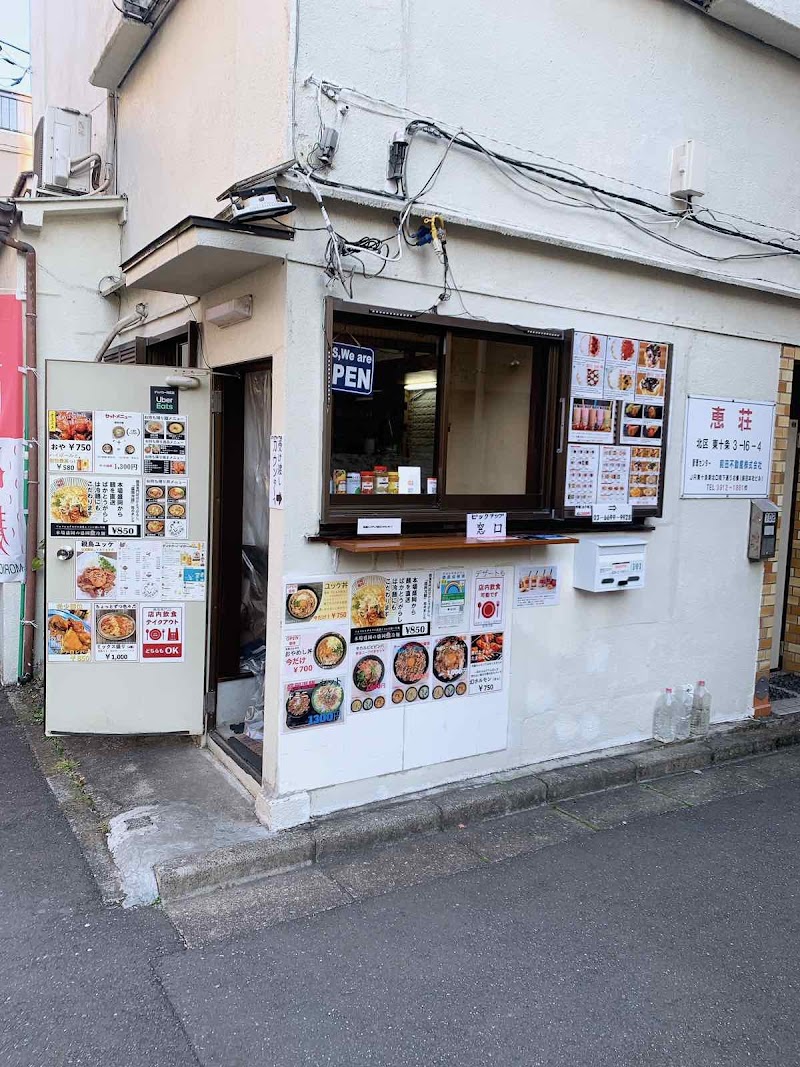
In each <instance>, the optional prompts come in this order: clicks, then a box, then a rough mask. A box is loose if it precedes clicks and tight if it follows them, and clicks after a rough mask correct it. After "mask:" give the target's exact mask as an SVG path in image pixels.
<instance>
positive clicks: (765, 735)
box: [155, 712, 800, 901]
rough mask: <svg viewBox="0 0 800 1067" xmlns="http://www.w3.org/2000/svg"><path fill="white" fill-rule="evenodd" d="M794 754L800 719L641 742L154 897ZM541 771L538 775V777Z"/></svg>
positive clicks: (266, 847)
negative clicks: (780, 752) (748, 759)
mask: <svg viewBox="0 0 800 1067" xmlns="http://www.w3.org/2000/svg"><path fill="white" fill-rule="evenodd" d="M795 744H800V712H794V713H792V714H790V715H784V716H781V717H780V718H778V719H770V720H766V721H765V720H760V721H755V720H751V721H749V722H747V723H745V724H743V725H740V724H737V725H736V726H733V727H718V728H717V729H716V730H715V731H714V732H713V733H712V734H711V736H710V737H708V738H707V739H705V740H703V741H684V742H679V743H678V744H673V745H659V744H658V743H657V742H655V741H653V742H649V743H648V742H646V743H645V745H644V746H643V745H642V744H641V743H637V744H635V745H632V746H630V748H631V749H635V751H631V753H630V755H613V756H601V757H598V758H596V759H591V760H587V761H586V762H584V763H576V764H571V765H568V766H564V767H557V768H550V769H548V767H547V764H541V765H538V766H537V767H529V768H525V770H524V771H523V773H521V774H519V775H517V776H515V777H504V776H501V775H495V776H492V777H491V778H490V779H488V780H487V779H482V780H480V781H478V782H476V783H475V784H473V785H466V786H465V785H460V786H454V787H452V788H447V789H444V790H440V791H438V792H431V793H427V794H425V795H424V796H422V797H416V798H414V799H411V800H399V801H394V802H392V803H389V804H374V805H369V806H367V807H363V808H356V809H354V810H351V811H348V812H346V813H343V814H337V815H328V816H323V817H321V818H319V819H316V820H313V821H312V823H311V824H310V826H309V827H302V828H297V829H291V830H282V831H279V832H278V833H276V834H275V835H274V836H272V837H269V838H265V839H263V840H262V841H253V842H248V843H245V844H241V845H232V846H230V847H227V848H220V849H215V850H213V851H211V852H205V853H198V854H196V855H193V856H188V857H184V858H183V859H180V860H173V861H170V862H169V863H162V864H158V865H156V867H155V875H156V881H157V883H158V889H159V893H160V895H161V898H162V900H164V901H175V900H178V899H180V898H183V897H187V896H194V895H196V894H200V893H209V892H212V891H214V890H216V889H224V888H227V887H228V886H231V885H236V884H239V883H242V882H246V881H252V880H254V879H258V878H262V877H265V876H269V875H273V874H279V873H281V872H283V871H286V870H290V869H292V868H297V867H301V866H307V865H309V864H312V863H316V862H318V861H319V860H322V859H327V858H329V857H330V856H334V855H341V854H343V853H348V852H353V851H355V850H356V849H363V848H368V847H370V846H373V845H377V844H387V843H389V842H393V841H402V840H404V839H405V838H409V837H413V836H414V835H415V834H420V833H432V832H442V831H445V830H451V829H453V828H455V827H457V826H465V825H467V824H468V823H471V822H479V821H481V820H483V819H491V818H496V817H498V816H502V815H510V814H513V813H514V812H517V811H526V810H528V809H530V808H536V807H540V806H541V805H543V804H549V803H554V802H556V801H561V800H570V799H574V798H575V797H579V796H583V795H585V794H586V793H595V792H598V791H599V790H603V789H612V788H615V787H617V786H621V785H631V784H634V783H636V782H645V781H651V780H653V779H656V778H664V777H666V776H668V775H671V774H681V773H684V772H686V771H696V770H703V769H705V768H707V767H711V766H712V765H714V764H717V763H726V762H728V761H731V760H737V759H742V758H743V757H745V756H754V755H760V754H763V753H766V752H772V751H775V750H776V749H780V748H784V747H787V746H789V745H795ZM539 767H541V769H539Z"/></svg>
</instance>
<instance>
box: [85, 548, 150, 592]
mask: <svg viewBox="0 0 800 1067" xmlns="http://www.w3.org/2000/svg"><path fill="white" fill-rule="evenodd" d="M75 596H76V597H77V598H78V600H95V601H109V600H159V599H160V598H161V546H160V545H149V544H147V543H146V542H144V541H100V540H80V541H77V542H76V545H75Z"/></svg>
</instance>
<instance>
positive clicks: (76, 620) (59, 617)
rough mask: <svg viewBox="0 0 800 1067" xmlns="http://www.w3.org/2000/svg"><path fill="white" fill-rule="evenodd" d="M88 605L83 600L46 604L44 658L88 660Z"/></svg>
mask: <svg viewBox="0 0 800 1067" xmlns="http://www.w3.org/2000/svg"><path fill="white" fill-rule="evenodd" d="M91 610H92V609H91V607H90V606H89V605H87V604H48V605H47V658H48V660H50V661H56V662H58V661H67V660H69V661H71V662H73V663H88V662H89V661H90V660H91V658H92V620H91Z"/></svg>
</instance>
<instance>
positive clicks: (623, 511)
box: [592, 504, 633, 522]
mask: <svg viewBox="0 0 800 1067" xmlns="http://www.w3.org/2000/svg"><path fill="white" fill-rule="evenodd" d="M632 519H633V510H632V509H631V507H630V505H629V504H624V505H623V504H595V505H594V507H593V508H592V522H631V521H632Z"/></svg>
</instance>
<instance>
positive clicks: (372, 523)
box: [358, 519, 403, 534]
mask: <svg viewBox="0 0 800 1067" xmlns="http://www.w3.org/2000/svg"><path fill="white" fill-rule="evenodd" d="M402 522H403V520H402V519H359V520H358V533H359V534H399V533H400V527H401V525H402Z"/></svg>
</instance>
